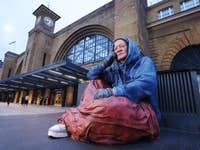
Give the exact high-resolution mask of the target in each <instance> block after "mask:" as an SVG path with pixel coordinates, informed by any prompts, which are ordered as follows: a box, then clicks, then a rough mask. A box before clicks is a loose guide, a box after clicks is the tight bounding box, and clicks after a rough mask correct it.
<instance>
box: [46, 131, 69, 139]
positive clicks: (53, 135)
mask: <svg viewBox="0 0 200 150" xmlns="http://www.w3.org/2000/svg"><path fill="white" fill-rule="evenodd" d="M48 137H50V138H65V137H68V134H67V133H56V132H53V131H48Z"/></svg>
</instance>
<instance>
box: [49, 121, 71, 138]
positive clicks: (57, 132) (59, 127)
mask: <svg viewBox="0 0 200 150" xmlns="http://www.w3.org/2000/svg"><path fill="white" fill-rule="evenodd" d="M48 136H49V137H53V138H64V137H68V134H67V130H66V128H65V125H64V124H56V125H54V126H52V127H50V128H49V130H48Z"/></svg>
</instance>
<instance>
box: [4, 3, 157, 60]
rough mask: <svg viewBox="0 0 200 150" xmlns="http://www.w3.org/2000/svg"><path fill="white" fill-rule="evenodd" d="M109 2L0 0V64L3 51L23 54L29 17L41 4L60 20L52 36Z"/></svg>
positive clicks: (30, 22) (31, 19) (32, 19)
mask: <svg viewBox="0 0 200 150" xmlns="http://www.w3.org/2000/svg"><path fill="white" fill-rule="evenodd" d="M110 1H111V0H1V5H0V60H4V54H5V53H6V52H7V51H11V52H14V53H17V54H20V53H22V52H23V51H25V49H26V43H27V39H28V32H29V31H30V30H31V29H33V27H34V24H35V16H34V15H33V14H32V13H33V12H34V11H35V10H36V9H37V8H38V7H39V6H40V5H41V4H44V5H45V6H47V7H48V6H49V8H50V9H51V10H53V11H54V12H55V13H56V14H58V15H59V16H60V17H61V18H60V19H59V20H58V21H57V22H56V26H55V32H56V31H59V30H60V29H62V28H64V27H66V26H67V25H69V24H71V23H73V22H74V21H76V20H78V19H80V18H81V17H83V16H85V15H87V14H88V13H90V12H92V11H94V10H96V9H97V8H99V7H101V6H103V5H104V4H106V3H108V2H110ZM149 1H158V0H149ZM14 41H16V42H14Z"/></svg>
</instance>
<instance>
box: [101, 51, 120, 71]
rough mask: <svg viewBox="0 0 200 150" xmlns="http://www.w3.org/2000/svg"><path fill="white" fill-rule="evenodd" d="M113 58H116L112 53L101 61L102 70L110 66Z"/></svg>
mask: <svg viewBox="0 0 200 150" xmlns="http://www.w3.org/2000/svg"><path fill="white" fill-rule="evenodd" d="M115 58H117V55H116V53H115V52H114V51H112V52H111V53H110V54H109V55H108V56H107V57H106V58H105V59H104V60H103V63H102V66H103V67H104V68H106V67H108V66H110V65H111V64H112V63H113V61H114V60H115Z"/></svg>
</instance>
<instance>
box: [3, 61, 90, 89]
mask: <svg viewBox="0 0 200 150" xmlns="http://www.w3.org/2000/svg"><path fill="white" fill-rule="evenodd" d="M87 72H88V70H87V69H85V68H82V67H80V66H77V65H75V64H72V63H71V62H68V61H61V62H58V63H55V64H51V65H47V66H44V67H40V68H37V69H34V70H32V71H29V72H26V73H22V74H18V75H16V76H14V77H10V78H6V79H4V80H0V92H7V91H16V90H29V89H38V88H61V87H64V86H67V85H75V84H78V83H80V82H81V80H87V78H86V74H87Z"/></svg>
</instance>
